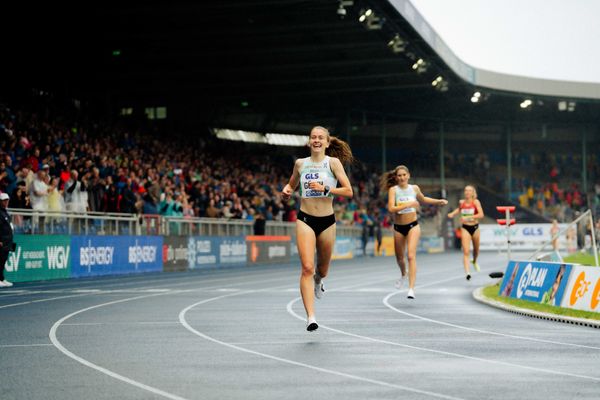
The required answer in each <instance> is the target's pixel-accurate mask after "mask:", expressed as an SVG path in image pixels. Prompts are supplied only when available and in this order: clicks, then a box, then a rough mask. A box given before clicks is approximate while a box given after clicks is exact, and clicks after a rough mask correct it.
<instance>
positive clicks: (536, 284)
mask: <svg viewBox="0 0 600 400" xmlns="http://www.w3.org/2000/svg"><path fill="white" fill-rule="evenodd" d="M572 268H573V266H572V265H571V264H560V263H550V262H536V261H510V262H509V263H508V266H507V267H506V272H505V273H504V279H503V280H502V285H501V286H500V295H501V296H505V297H514V298H515V299H522V300H529V301H534V302H536V303H543V304H550V305H554V306H559V305H560V304H561V301H562V299H563V295H564V293H565V288H566V286H567V282H568V279H569V275H570V274H571V269H572Z"/></svg>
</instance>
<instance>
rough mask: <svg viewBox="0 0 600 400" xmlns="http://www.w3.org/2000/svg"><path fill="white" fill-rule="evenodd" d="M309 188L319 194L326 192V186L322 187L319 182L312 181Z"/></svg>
mask: <svg viewBox="0 0 600 400" xmlns="http://www.w3.org/2000/svg"><path fill="white" fill-rule="evenodd" d="M308 188H309V189H312V190H316V191H318V192H324V191H325V185H321V184H320V183H319V182H317V181H310V182H309V183H308Z"/></svg>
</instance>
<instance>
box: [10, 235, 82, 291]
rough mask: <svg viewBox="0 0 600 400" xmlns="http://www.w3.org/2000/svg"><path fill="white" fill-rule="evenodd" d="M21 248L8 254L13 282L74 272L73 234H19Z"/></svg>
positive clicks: (18, 244)
mask: <svg viewBox="0 0 600 400" xmlns="http://www.w3.org/2000/svg"><path fill="white" fill-rule="evenodd" d="M15 243H17V249H16V250H15V251H14V252H11V253H9V254H8V260H7V262H6V265H5V270H6V279H7V280H9V281H10V282H25V281H40V280H49V279H62V278H69V277H70V276H71V262H70V253H71V238H70V237H69V236H61V235H58V236H55V235H52V236H49V235H48V236H45V235H44V236H35V235H15Z"/></svg>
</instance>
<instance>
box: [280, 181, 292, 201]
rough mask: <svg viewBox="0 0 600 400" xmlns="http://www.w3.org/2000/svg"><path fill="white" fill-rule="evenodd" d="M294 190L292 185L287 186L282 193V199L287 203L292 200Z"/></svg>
mask: <svg viewBox="0 0 600 400" xmlns="http://www.w3.org/2000/svg"><path fill="white" fill-rule="evenodd" d="M292 193H293V191H292V188H291V187H290V185H289V184H288V185H285V187H284V188H283V190H282V191H281V198H282V199H283V200H285V201H288V200H289V199H290V197H292Z"/></svg>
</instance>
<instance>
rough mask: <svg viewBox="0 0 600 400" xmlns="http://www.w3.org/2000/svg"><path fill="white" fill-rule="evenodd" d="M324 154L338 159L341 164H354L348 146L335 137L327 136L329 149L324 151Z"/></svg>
mask: <svg viewBox="0 0 600 400" xmlns="http://www.w3.org/2000/svg"><path fill="white" fill-rule="evenodd" d="M325 154H327V155H328V156H330V157H335V158H338V159H339V160H340V161H341V162H342V164H351V163H353V162H354V156H353V155H352V150H351V149H350V145H349V144H348V143H346V142H344V141H343V140H342V139H338V138H337V137H335V136H329V147H328V148H327V150H326V151H325Z"/></svg>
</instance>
